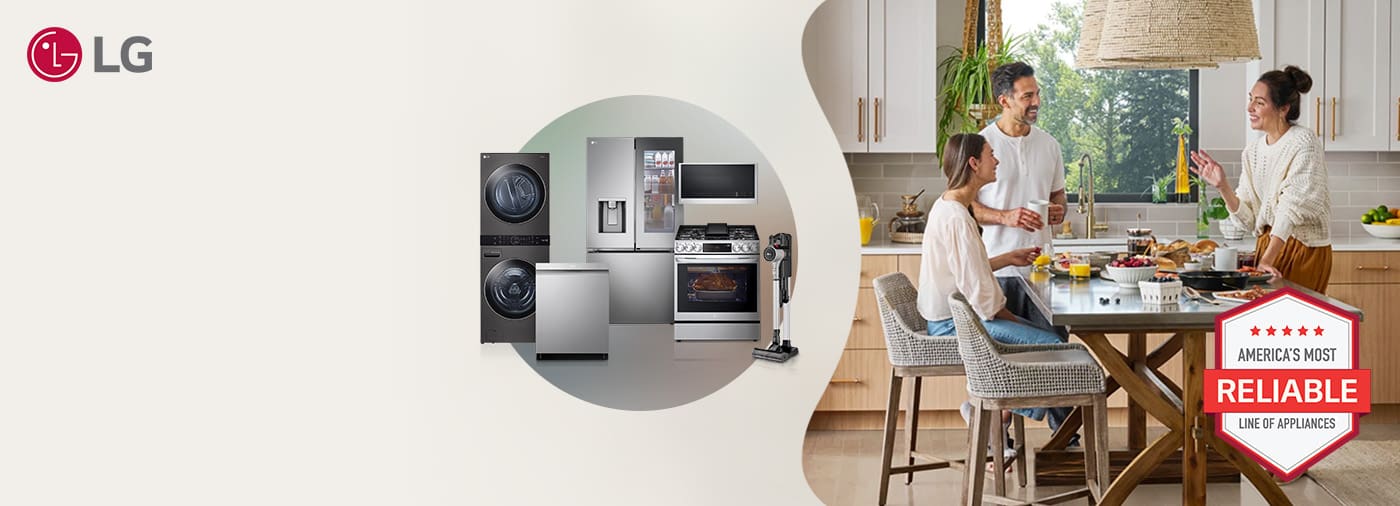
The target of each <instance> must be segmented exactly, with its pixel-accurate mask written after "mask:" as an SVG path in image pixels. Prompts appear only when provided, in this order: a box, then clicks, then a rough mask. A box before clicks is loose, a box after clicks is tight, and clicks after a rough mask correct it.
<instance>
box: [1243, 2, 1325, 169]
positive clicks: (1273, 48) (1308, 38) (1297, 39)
mask: <svg viewBox="0 0 1400 506" xmlns="http://www.w3.org/2000/svg"><path fill="white" fill-rule="evenodd" d="M1326 10H1327V1H1326V0H1302V1H1298V0H1284V1H1280V2H1274V1H1272V0H1264V1H1263V2H1262V3H1261V4H1260V5H1259V9H1258V16H1257V17H1256V18H1255V20H1256V22H1257V23H1258V24H1259V54H1260V59H1259V61H1258V63H1257V64H1251V65H1249V66H1248V70H1247V75H1246V77H1245V78H1246V79H1248V81H1249V86H1250V87H1253V86H1254V82H1255V80H1257V79H1259V76H1260V75H1261V74H1263V73H1264V72H1266V71H1269V70H1275V69H1281V68H1283V67H1285V66H1288V65H1296V66H1298V68H1301V69H1303V70H1306V71H1308V73H1309V74H1311V75H1312V76H1313V88H1312V91H1311V92H1309V93H1308V94H1307V95H1305V96H1303V100H1302V102H1301V104H1300V105H1301V106H1302V111H1301V113H1300V114H1299V115H1298V124H1299V125H1303V126H1306V127H1308V128H1309V129H1311V130H1312V131H1313V132H1315V133H1316V134H1317V135H1318V136H1322V135H1323V132H1322V129H1323V127H1324V126H1326V124H1327V123H1326V121H1325V118H1323V117H1322V112H1323V111H1324V110H1325V109H1326V108H1325V107H1321V105H1322V97H1323V96H1324V95H1326V92H1325V91H1324V90H1325V89H1326V85H1327V83H1326V82H1324V80H1323V78H1322V73H1323V71H1324V70H1325V67H1324V66H1323V55H1324V54H1325V49H1326V42H1325V37H1324V30H1325V27H1326V23H1324V20H1325V15H1326ZM1248 91H1249V88H1246V89H1245V92H1246V93H1248ZM1323 141H1324V142H1326V138H1325V137H1324V138H1323Z"/></svg>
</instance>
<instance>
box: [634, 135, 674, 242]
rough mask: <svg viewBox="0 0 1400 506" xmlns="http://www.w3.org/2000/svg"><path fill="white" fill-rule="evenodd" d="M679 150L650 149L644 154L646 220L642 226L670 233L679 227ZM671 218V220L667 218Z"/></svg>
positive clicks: (644, 228)
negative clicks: (676, 218)
mask: <svg viewBox="0 0 1400 506" xmlns="http://www.w3.org/2000/svg"><path fill="white" fill-rule="evenodd" d="M675 159H676V152H675V151H674V150H647V151H644V152H643V153H642V172H643V180H644V181H649V182H650V183H649V184H646V185H643V195H642V200H643V205H644V206H645V208H644V209H645V213H644V216H645V221H644V223H642V229H643V230H645V231H647V232H667V231H672V230H675V227H676V224H675V214H676V210H675V199H674V198H672V196H673V195H675V193H676V188H675V185H676V177H675V174H676V171H675V168H674V167H675ZM668 216H669V217H670V218H669V219H668V218H667V217H668Z"/></svg>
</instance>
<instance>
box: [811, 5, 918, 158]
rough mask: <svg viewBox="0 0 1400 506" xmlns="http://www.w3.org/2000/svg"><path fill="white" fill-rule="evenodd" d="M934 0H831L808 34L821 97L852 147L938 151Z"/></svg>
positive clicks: (844, 145)
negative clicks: (936, 144)
mask: <svg viewBox="0 0 1400 506" xmlns="http://www.w3.org/2000/svg"><path fill="white" fill-rule="evenodd" d="M936 7H937V5H936V2H934V1H933V0H827V2H825V3H824V4H822V5H821V6H820V7H818V8H817V11H816V13H814V14H813V16H812V20H811V21H810V22H809V23H808V26H807V31H806V32H805V33H804V34H803V44H802V55H803V62H804V63H805V64H806V67H807V75H808V77H809V78H810V79H811V81H812V89H813V91H814V92H816V95H817V101H818V102H819V103H821V106H822V110H823V111H824V112H825V113H826V118H827V121H829V122H831V126H832V130H833V131H834V132H835V133H836V137H837V142H839V143H840V145H841V150H842V151H844V152H848V153H866V152H869V153H880V152H900V153H903V152H933V151H935V150H936V149H935V148H936V146H935V143H936V142H937V136H936V131H935V128H936V126H937V122H938V119H937V103H938V91H937V79H938V76H937V72H936V68H937V65H938V57H937V55H936V54H935V52H936V51H937V41H936V40H935V38H934V36H935V32H936V30H935V24H934V22H935V9H936Z"/></svg>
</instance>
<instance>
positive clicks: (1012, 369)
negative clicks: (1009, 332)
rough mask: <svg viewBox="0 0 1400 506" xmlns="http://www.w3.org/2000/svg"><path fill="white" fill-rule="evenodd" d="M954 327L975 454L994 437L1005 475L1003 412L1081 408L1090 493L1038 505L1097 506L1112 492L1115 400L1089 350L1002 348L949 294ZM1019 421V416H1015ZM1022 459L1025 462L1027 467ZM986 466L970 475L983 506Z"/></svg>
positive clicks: (966, 492)
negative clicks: (1111, 407) (1076, 503)
mask: <svg viewBox="0 0 1400 506" xmlns="http://www.w3.org/2000/svg"><path fill="white" fill-rule="evenodd" d="M948 303H949V305H950V306H951V307H952V310H953V323H954V325H955V326H956V327H957V329H958V354H959V355H960V356H961V357H962V359H963V369H964V370H965V371H966V375H967V392H968V394H969V395H970V396H971V397H972V404H973V408H975V409H974V411H973V422H972V425H971V427H968V431H969V437H968V445H969V448H968V453H969V455H970V456H974V457H975V456H977V455H981V454H982V452H984V451H986V450H985V448H986V447H987V442H988V439H992V445H993V450H992V460H993V461H994V462H995V463H996V466H995V467H996V468H997V469H1002V456H1001V452H1002V450H1001V446H1002V437H1003V436H1002V435H1001V432H1002V431H1001V424H999V423H997V424H990V425H995V426H996V427H997V429H996V433H995V434H990V435H989V434H988V432H990V427H989V422H990V421H991V419H992V418H993V417H994V415H998V416H995V418H998V419H999V418H1000V416H999V414H1000V412H1001V410H1004V409H1017V408H1052V407H1060V406H1080V407H1082V412H1083V413H1084V415H1083V416H1084V429H1085V438H1084V478H1085V483H1086V484H1087V485H1088V487H1086V488H1083V489H1079V490H1074V491H1071V492H1065V493H1062V494H1057V495H1054V496H1051V497H1046V498H1042V499H1036V500H1034V501H1028V502H1033V503H1036V504H1042V503H1045V504H1051V503H1057V502H1062V501H1067V500H1070V499H1076V498H1079V497H1087V498H1088V499H1089V502H1090V503H1091V504H1093V503H1095V502H1096V501H1098V500H1099V499H1100V498H1102V497H1103V491H1104V489H1107V488H1108V478H1109V475H1108V441H1107V436H1108V398H1107V396H1105V395H1104V376H1103V369H1102V368H1101V367H1100V366H1099V364H1098V362H1096V361H1094V357H1093V356H1092V355H1090V354H1089V351H1088V349H1086V348H1085V347H1084V346H1083V345H1080V344H1074V343H1056V344H1031V345H1010V344H1002V343H998V342H996V341H995V340H993V339H992V337H991V335H989V334H988V333H987V328H986V327H984V326H983V325H982V319H981V318H980V317H978V316H977V313H976V312H974V311H973V310H972V306H971V305H970V304H968V302H967V298H966V297H964V296H963V295H962V294H961V293H954V294H952V295H950V296H948ZM1016 418H1020V417H1016ZM1026 458H1027V456H1026V455H1024V454H1021V456H1020V458H1018V459H1017V460H1018V461H1022V462H1023V461H1025V460H1026ZM984 473H985V471H984V469H983V468H982V466H968V467H967V468H966V469H965V470H964V479H965V480H966V483H965V486H964V488H963V504H968V505H975V504H982V499H983V494H982V479H983V478H982V475H983V474H984ZM1000 475H1001V473H1000V472H998V473H996V476H995V478H996V479H995V480H994V486H995V495H996V496H998V498H999V499H998V500H994V501H993V502H997V503H1001V502H1003V501H1004V500H1005V499H1006V497H1005V496H1006V484H1005V481H1004V480H1003V479H1001V477H1000Z"/></svg>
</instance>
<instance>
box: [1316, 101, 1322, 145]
mask: <svg viewBox="0 0 1400 506" xmlns="http://www.w3.org/2000/svg"><path fill="white" fill-rule="evenodd" d="M1316 109H1317V111H1316V112H1317V136H1318V137H1322V97H1317V107H1316Z"/></svg>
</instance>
